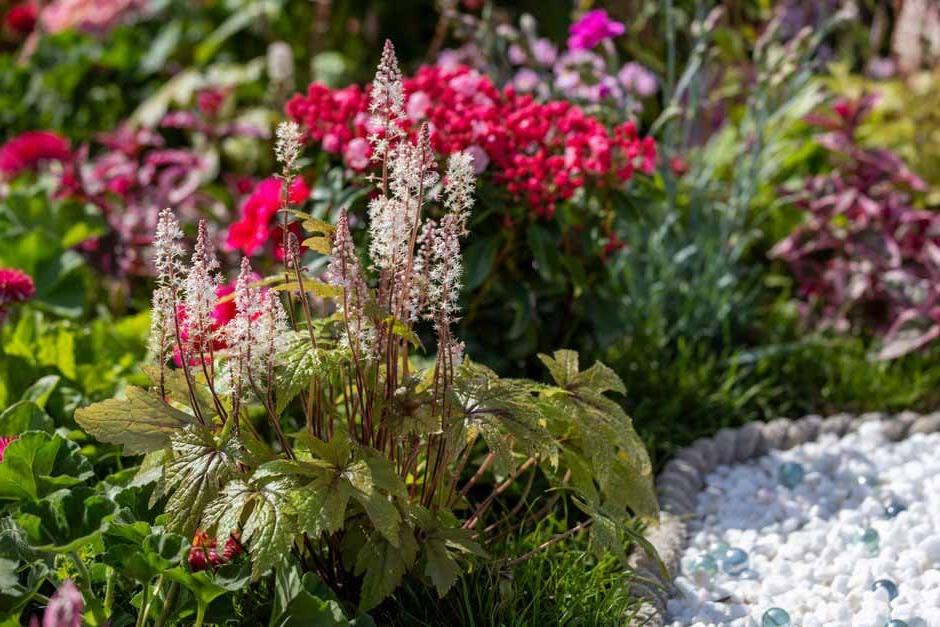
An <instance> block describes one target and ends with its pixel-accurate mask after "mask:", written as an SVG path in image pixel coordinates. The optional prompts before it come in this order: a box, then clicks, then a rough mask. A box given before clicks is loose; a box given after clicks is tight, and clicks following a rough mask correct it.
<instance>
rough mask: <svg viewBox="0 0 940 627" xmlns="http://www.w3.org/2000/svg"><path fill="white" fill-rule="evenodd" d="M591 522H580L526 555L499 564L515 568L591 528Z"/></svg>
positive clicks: (592, 520) (591, 520)
mask: <svg viewBox="0 0 940 627" xmlns="http://www.w3.org/2000/svg"><path fill="white" fill-rule="evenodd" d="M593 522H594V519H593V518H592V519H590V520H584V521H581V522H580V523H578V524H577V525H575V526H574V527H572V528H571V529H569V530H568V531H565V532H564V533H559V534H558V535H557V536H555V537H553V538H551V539H549V540H546V541H545V542H543V543H542V544H540V545H538V546H537V547H535V548H534V549H532V550H531V551H529V552H528V553H526V554H525V555H522V556H520V557H517V558H516V559H513V560H509V561H507V562H501V563H500V564H501V565H505V566H510V567H511V566H516V565H517V564H521V563H522V562H524V561H526V560H528V559H531V558H532V557H534V556H535V555H536V554H538V553H540V552H542V551H544V550H545V549H547V548H548V547H550V546H553V545H555V544H558V543H559V542H561V541H562V540H564V539H565V538H569V537H571V536H573V535H574V534H576V533H578V532H579V531H581V530H583V529H587V528H588V527H590V526H591V523H593Z"/></svg>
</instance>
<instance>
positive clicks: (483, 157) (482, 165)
mask: <svg viewBox="0 0 940 627" xmlns="http://www.w3.org/2000/svg"><path fill="white" fill-rule="evenodd" d="M465 152H467V153H468V154H469V155H470V157H471V158H472V159H473V173H474V174H483V171H484V170H486V166H488V165H489V164H490V156H489V155H488V154H486V151H485V150H483V149H482V148H480V147H479V146H477V145H476V144H473V145H472V146H468V147H467V149H466V151H465Z"/></svg>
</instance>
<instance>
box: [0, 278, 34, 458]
mask: <svg viewBox="0 0 940 627" xmlns="http://www.w3.org/2000/svg"><path fill="white" fill-rule="evenodd" d="M35 294H36V285H35V284H34V283H33V279H32V278H31V277H30V276H29V275H28V274H26V273H25V272H23V271H22V270H17V269H16V268H0V322H3V320H4V319H5V318H6V316H7V308H8V306H9V305H12V304H13V303H22V302H24V301H27V300H29V299H30V298H32V297H33V296H34V295H35ZM0 459H3V458H2V456H0Z"/></svg>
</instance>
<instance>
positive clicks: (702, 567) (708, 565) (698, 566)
mask: <svg viewBox="0 0 940 627" xmlns="http://www.w3.org/2000/svg"><path fill="white" fill-rule="evenodd" d="M692 572H702V573H707V574H709V575H714V574H715V573H717V572H718V562H717V561H716V560H715V558H714V557H712V556H711V555H700V556H699V557H698V559H696V560H695V561H694V562H693V563H692Z"/></svg>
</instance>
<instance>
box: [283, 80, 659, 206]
mask: <svg viewBox="0 0 940 627" xmlns="http://www.w3.org/2000/svg"><path fill="white" fill-rule="evenodd" d="M404 91H405V99H406V100H405V113H406V114H407V121H406V123H405V130H406V131H407V133H408V134H409V136H411V137H412V138H414V137H416V136H417V132H418V129H419V128H420V126H421V125H422V124H424V123H427V124H428V126H429V128H430V130H431V144H432V146H433V148H434V149H435V151H437V152H438V154H439V156H440V157H446V156H448V155H451V154H454V153H455V152H458V151H462V150H466V151H468V152H470V153H471V154H472V155H473V156H474V166H475V168H476V170H477V172H478V173H480V172H482V171H483V170H484V169H486V168H487V166H488V164H490V163H492V165H493V166H495V167H493V168H491V171H492V177H493V179H494V181H496V182H497V183H498V184H501V185H504V186H505V187H506V189H507V190H508V191H509V192H510V193H511V194H512V195H513V197H515V198H516V199H519V200H522V201H524V202H526V203H527V204H528V205H529V206H530V207H531V208H532V209H533V211H535V213H536V214H537V215H539V216H540V217H543V218H549V217H551V216H552V215H553V214H554V211H555V208H556V205H557V203H558V202H560V201H563V200H566V199H568V198H571V196H572V195H573V194H574V193H575V191H577V190H578V189H579V188H581V187H582V186H584V185H586V184H587V183H588V181H590V182H591V183H593V184H596V185H598V186H604V185H613V184H619V183H621V182H623V181H626V180H627V179H629V178H630V177H631V176H633V174H634V172H635V171H636V170H640V171H642V172H645V173H650V172H652V170H653V167H654V164H655V160H656V144H655V142H654V141H653V139H652V138H650V137H642V138H641V137H640V136H639V135H638V133H637V130H636V126H635V125H634V124H633V123H632V122H627V123H624V124H622V125H620V126H617V127H615V128H614V129H612V130H610V129H608V128H607V127H606V126H605V125H604V124H603V123H602V122H601V121H600V120H598V119H597V118H595V117H592V116H590V115H588V114H586V113H585V112H584V111H583V110H582V109H581V108H579V107H577V106H574V105H572V104H571V103H570V102H567V101H549V102H539V101H537V100H536V99H535V98H533V97H532V96H531V95H528V94H521V93H519V92H518V91H517V90H516V89H514V88H513V87H511V86H510V87H506V88H504V89H502V90H500V89H498V88H497V87H496V86H495V85H494V84H493V83H492V81H491V80H490V79H489V78H487V77H486V76H484V75H483V74H481V73H479V72H478V71H476V70H473V69H471V68H468V67H465V66H455V67H448V68H444V67H440V66H425V67H422V68H421V69H420V70H419V71H418V72H417V74H415V76H413V77H410V78H406V79H405V80H404ZM368 104H369V94H368V88H367V89H363V88H361V87H359V86H355V85H354V86H350V87H345V88H343V89H330V88H328V87H325V86H323V85H320V84H316V83H315V84H313V85H310V87H309V88H308V90H307V93H306V95H296V96H294V97H293V98H292V99H291V100H290V101H289V102H288V103H287V113H288V115H289V116H290V117H291V118H292V119H294V120H295V121H297V122H299V123H301V124H302V125H303V126H304V127H305V128H306V130H307V134H308V137H309V139H311V140H313V141H314V142H317V143H319V144H320V146H321V147H322V148H323V149H324V150H326V151H328V152H332V153H337V154H341V155H342V156H343V160H344V162H345V164H346V165H347V166H348V167H350V168H352V169H354V170H363V169H365V168H366V167H367V166H368V164H369V159H370V157H371V146H370V144H369V142H368V140H367V138H368V137H369V136H370V135H373V134H376V133H379V132H380V129H376V128H371V126H370V116H369V113H368Z"/></svg>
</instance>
